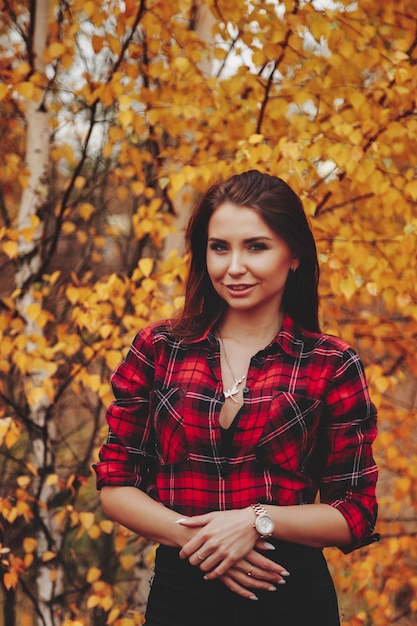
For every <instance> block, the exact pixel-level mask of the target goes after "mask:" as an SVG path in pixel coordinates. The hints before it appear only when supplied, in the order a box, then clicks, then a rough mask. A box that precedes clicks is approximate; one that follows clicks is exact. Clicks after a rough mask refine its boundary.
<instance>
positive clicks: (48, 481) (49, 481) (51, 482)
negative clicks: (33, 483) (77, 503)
mask: <svg viewBox="0 0 417 626" xmlns="http://www.w3.org/2000/svg"><path fill="white" fill-rule="evenodd" d="M57 482H58V476H57V475H56V474H48V477H47V479H46V481H45V483H46V484H47V485H48V486H49V487H51V486H52V485H56V484H57Z"/></svg>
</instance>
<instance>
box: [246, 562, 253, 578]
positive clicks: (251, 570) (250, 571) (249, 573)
mask: <svg viewBox="0 0 417 626" xmlns="http://www.w3.org/2000/svg"><path fill="white" fill-rule="evenodd" d="M252 572H253V565H252V564H251V566H250V570H249V572H248V573H247V575H248V576H252Z"/></svg>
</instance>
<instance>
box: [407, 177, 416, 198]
mask: <svg viewBox="0 0 417 626" xmlns="http://www.w3.org/2000/svg"><path fill="white" fill-rule="evenodd" d="M404 191H405V192H406V193H407V194H408V195H409V196H410V197H411V199H412V200H414V201H415V200H417V180H412V181H410V182H409V183H407V184H406V186H405V187H404Z"/></svg>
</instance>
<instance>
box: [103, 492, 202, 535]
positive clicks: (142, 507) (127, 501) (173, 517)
mask: <svg viewBox="0 0 417 626" xmlns="http://www.w3.org/2000/svg"><path fill="white" fill-rule="evenodd" d="M100 499H101V506H102V508H103V511H104V512H105V514H106V515H107V516H108V517H109V518H110V519H112V520H114V521H115V522H118V523H119V524H122V526H125V527H126V528H129V530H132V531H133V532H135V533H137V534H138V535H141V536H142V537H146V538H147V539H151V540H152V541H155V542H156V543H161V544H164V545H166V546H178V547H181V546H182V545H183V544H184V543H186V541H188V540H189V539H190V538H191V537H192V535H193V534H194V532H195V530H192V529H189V528H186V527H184V526H182V525H181V524H177V523H176V521H177V520H178V519H180V518H181V517H182V516H181V515H179V514H178V513H176V512H175V511H172V510H170V509H168V508H167V507H165V506H163V505H162V504H160V503H159V502H155V500H153V499H152V498H151V497H149V496H148V495H147V494H146V493H144V492H143V491H140V490H139V489H136V488H135V487H128V486H126V487H103V489H102V490H101V491H100Z"/></svg>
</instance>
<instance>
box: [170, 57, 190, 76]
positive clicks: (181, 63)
mask: <svg viewBox="0 0 417 626" xmlns="http://www.w3.org/2000/svg"><path fill="white" fill-rule="evenodd" d="M173 66H174V67H175V68H176V69H177V70H178V71H179V72H186V71H187V70H188V68H189V67H190V62H189V60H188V59H187V58H186V57H177V58H176V59H174V63H173Z"/></svg>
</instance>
